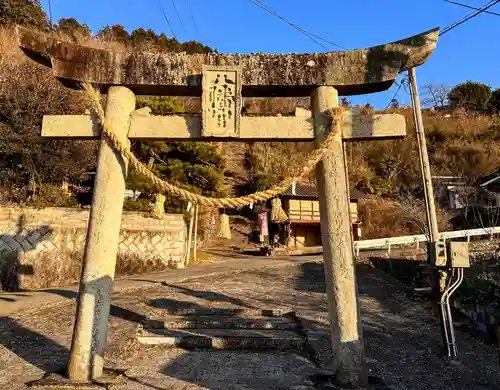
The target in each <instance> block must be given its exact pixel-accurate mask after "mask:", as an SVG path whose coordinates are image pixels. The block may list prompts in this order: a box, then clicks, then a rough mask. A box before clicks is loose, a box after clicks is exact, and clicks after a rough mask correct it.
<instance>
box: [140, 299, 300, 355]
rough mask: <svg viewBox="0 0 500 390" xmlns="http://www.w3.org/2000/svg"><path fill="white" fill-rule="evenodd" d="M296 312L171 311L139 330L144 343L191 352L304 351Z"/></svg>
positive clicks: (242, 310)
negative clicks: (204, 350) (194, 350)
mask: <svg viewBox="0 0 500 390" xmlns="http://www.w3.org/2000/svg"><path fill="white" fill-rule="evenodd" d="M299 328H300V323H299V322H298V321H297V320H296V318H295V313H293V312H286V311H283V310H260V309H203V310H202V309H198V310H196V311H191V312H189V311H181V312H180V311H170V312H168V313H167V315H166V316H165V317H161V318H148V319H147V320H146V321H145V324H144V327H143V328H141V329H139V330H138V334H137V339H138V341H139V342H140V343H142V344H148V345H164V346H170V347H179V348H184V349H188V350H192V349H211V350H247V351H248V350H250V351H295V352H300V351H303V350H304V348H305V344H306V339H305V338H304V337H303V336H302V335H301V333H300V330H299Z"/></svg>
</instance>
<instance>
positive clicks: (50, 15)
mask: <svg viewBox="0 0 500 390" xmlns="http://www.w3.org/2000/svg"><path fill="white" fill-rule="evenodd" d="M49 18H50V27H51V28H52V25H53V21H52V2H51V0H49Z"/></svg>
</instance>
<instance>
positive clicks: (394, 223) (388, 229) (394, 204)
mask: <svg viewBox="0 0 500 390" xmlns="http://www.w3.org/2000/svg"><path fill="white" fill-rule="evenodd" d="M359 214H360V219H361V220H362V221H363V238H365V239H369V238H382V237H392V236H405V235H413V234H426V232H427V216H426V210H425V206H424V204H423V202H422V201H419V200H418V199H412V198H404V199H400V200H394V199H384V198H382V197H378V196H370V197H368V198H367V199H364V200H362V201H361V202H360V205H359ZM437 216H438V225H439V231H446V230H448V229H449V226H448V215H447V214H446V213H445V212H444V211H443V210H440V209H438V210H437Z"/></svg>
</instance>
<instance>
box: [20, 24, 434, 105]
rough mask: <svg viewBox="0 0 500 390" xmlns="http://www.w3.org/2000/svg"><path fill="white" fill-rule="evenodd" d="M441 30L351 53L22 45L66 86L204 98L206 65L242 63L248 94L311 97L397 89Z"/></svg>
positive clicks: (25, 39) (41, 40)
mask: <svg viewBox="0 0 500 390" xmlns="http://www.w3.org/2000/svg"><path fill="white" fill-rule="evenodd" d="M438 35H439V30H438V29H437V28H435V29H432V30H429V31H427V32H424V33H422V34H418V35H414V36H412V37H410V38H406V39H402V40H400V41H396V42H392V43H388V44H385V45H380V46H374V47H371V48H367V49H359V50H352V51H345V52H329V53H314V54H264V53H256V54H218V53H210V54H186V53H162V54H156V53H155V54H153V53H137V52H123V51H111V50H105V49H96V48H92V47H87V46H80V45H76V44H73V43H69V42H64V41H61V40H58V39H54V38H53V37H50V36H49V35H46V34H44V33H41V32H38V31H33V30H30V29H26V28H23V27H20V26H18V27H17V37H18V43H19V46H20V47H21V48H22V49H23V51H24V52H25V53H26V54H27V55H28V56H29V57H30V58H32V59H34V60H35V61H37V62H39V63H41V64H43V65H46V66H49V67H51V68H52V70H53V72H54V76H55V77H57V78H58V79H59V80H60V81H61V82H62V83H63V84H64V85H66V86H68V87H71V88H76V87H78V86H79V84H80V83H81V82H82V81H88V82H91V83H93V84H95V85H99V86H100V87H101V88H102V89H103V90H106V88H107V87H108V86H111V85H124V86H127V87H129V88H130V89H132V90H133V91H134V92H135V93H136V94H140V95H141V94H142V95H171V96H199V95H201V72H202V65H220V66H224V65H225V66H239V67H240V69H241V80H242V94H243V96H254V97H267V96H287V97H288V96H290V97H291V96H308V95H310V93H311V91H312V90H313V88H315V87H317V86H321V85H329V86H333V87H335V88H337V90H338V91H339V94H340V95H361V94H365V93H373V92H379V91H383V90H386V89H388V88H390V86H391V85H392V83H393V82H394V80H395V78H396V76H397V75H398V73H401V72H403V71H405V70H408V69H410V68H413V67H416V66H419V65H422V64H423V63H424V62H425V61H426V60H427V59H428V58H429V57H430V55H431V54H432V53H433V51H434V49H435V48H436V44H437V39H438Z"/></svg>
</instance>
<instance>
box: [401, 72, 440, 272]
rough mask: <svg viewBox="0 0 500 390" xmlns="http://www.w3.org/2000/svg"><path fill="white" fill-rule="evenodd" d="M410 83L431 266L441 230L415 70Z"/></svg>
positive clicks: (433, 263)
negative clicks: (439, 228)
mask: <svg viewBox="0 0 500 390" xmlns="http://www.w3.org/2000/svg"><path fill="white" fill-rule="evenodd" d="M408 78H409V82H410V90H411V100H412V103H413V117H414V119H415V130H416V133H417V142H418V145H419V148H418V149H419V156H420V164H421V166H422V176H423V181H424V191H425V195H426V202H425V203H426V208H427V222H428V224H429V252H428V260H429V264H432V265H435V264H436V255H437V251H436V245H437V242H438V241H439V230H438V223H437V216H436V203H435V199H434V188H433V186H432V176H431V166H430V164H429V155H428V153H427V143H426V140H425V130H424V122H423V119H422V109H421V107H420V98H419V96H418V88H417V77H416V74H415V68H411V69H409V70H408Z"/></svg>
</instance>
